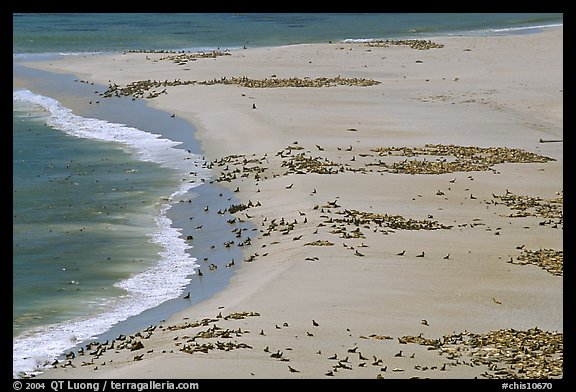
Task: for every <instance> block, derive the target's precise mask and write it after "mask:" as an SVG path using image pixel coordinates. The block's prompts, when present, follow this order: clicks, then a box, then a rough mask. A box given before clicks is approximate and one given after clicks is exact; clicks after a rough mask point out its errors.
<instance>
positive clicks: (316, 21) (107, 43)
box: [12, 13, 563, 53]
mask: <svg viewBox="0 0 576 392" xmlns="http://www.w3.org/2000/svg"><path fill="white" fill-rule="evenodd" d="M562 23H563V14H537V13H508V14H503V13H488V14H472V13H468V14H462V13H447V14H446V13H445V14H439V13H388V14H376V13H365V14H358V13H355V14H347V13H322V14H319V13H257V14H255V13H205V14H178V13H176V14H174V13H162V14H146V13H134V14H110V13H104V14H74V13H67V14H14V16H13V37H12V43H13V53H78V52H101V51H122V50H130V49H175V50H177V49H206V48H210V49H214V48H218V47H220V48H241V47H243V46H247V47H250V46H252V47H254V46H276V45H289V44H298V43H311V42H327V41H329V40H333V41H338V40H345V39H366V38H398V37H403V38H421V37H426V36H431V35H445V34H484V33H505V32H511V31H524V30H531V29H534V28H541V27H544V26H551V25H559V24H562Z"/></svg>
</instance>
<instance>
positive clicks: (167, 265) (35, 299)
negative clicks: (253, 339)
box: [12, 90, 207, 372]
mask: <svg viewBox="0 0 576 392" xmlns="http://www.w3.org/2000/svg"><path fill="white" fill-rule="evenodd" d="M13 102H14V104H13V105H14V106H13V107H14V110H13V131H12V135H13V143H12V148H13V168H12V173H13V190H12V192H13V263H12V266H13V269H12V271H13V272H12V273H13V337H14V339H13V347H14V351H13V353H14V371H15V372H18V371H26V370H30V369H32V368H33V367H34V366H36V364H41V363H43V362H44V361H46V360H47V359H49V358H53V357H55V356H57V355H59V354H60V353H61V352H62V350H64V349H67V348H70V347H72V346H74V344H75V342H76V341H83V340H85V339H88V338H91V337H92V336H95V335H97V334H100V333H102V332H104V331H106V330H107V329H108V328H110V327H111V326H112V325H114V324H116V323H118V322H119V321H123V320H125V319H127V318H128V317H130V316H134V315H137V314H139V313H141V312H143V311H145V310H147V309H149V308H153V307H155V306H158V305H160V304H162V303H163V302H164V301H167V300H170V299H172V298H174V297H175V296H178V295H179V293H181V292H182V290H184V288H185V287H186V285H187V284H188V283H189V282H190V276H191V275H193V274H194V273H195V268H196V267H198V264H197V263H196V259H195V258H194V257H192V256H191V255H190V254H189V252H187V251H188V249H189V248H190V245H189V244H188V243H187V242H186V241H185V240H184V239H183V238H181V232H180V231H179V230H178V229H177V228H174V227H172V226H171V224H172V221H171V220H170V219H169V218H168V216H167V212H168V211H169V209H170V208H171V205H172V202H178V201H180V199H181V198H182V197H183V196H184V195H185V194H186V192H187V191H188V190H189V189H192V188H193V187H195V186H197V184H199V183H200V182H199V181H197V180H198V179H199V178H200V177H202V176H205V175H206V174H207V173H205V172H204V171H203V170H202V168H201V166H202V160H201V159H200V157H198V156H196V155H194V154H191V153H190V152H188V151H186V150H184V149H181V148H176V147H177V146H178V143H176V142H173V141H171V140H169V139H166V138H163V137H161V136H160V135H158V134H153V133H150V132H145V131H142V130H139V129H137V128H133V127H129V126H126V125H123V124H119V123H114V122H108V121H105V120H99V119H96V118H91V117H81V116H78V115H76V114H74V113H72V111H71V110H69V109H68V108H66V107H64V106H62V105H61V104H60V103H59V102H58V101H56V100H54V99H52V98H50V97H46V96H42V95H39V94H35V93H32V92H31V91H29V90H15V91H14V93H13ZM202 178H203V177H202Z"/></svg>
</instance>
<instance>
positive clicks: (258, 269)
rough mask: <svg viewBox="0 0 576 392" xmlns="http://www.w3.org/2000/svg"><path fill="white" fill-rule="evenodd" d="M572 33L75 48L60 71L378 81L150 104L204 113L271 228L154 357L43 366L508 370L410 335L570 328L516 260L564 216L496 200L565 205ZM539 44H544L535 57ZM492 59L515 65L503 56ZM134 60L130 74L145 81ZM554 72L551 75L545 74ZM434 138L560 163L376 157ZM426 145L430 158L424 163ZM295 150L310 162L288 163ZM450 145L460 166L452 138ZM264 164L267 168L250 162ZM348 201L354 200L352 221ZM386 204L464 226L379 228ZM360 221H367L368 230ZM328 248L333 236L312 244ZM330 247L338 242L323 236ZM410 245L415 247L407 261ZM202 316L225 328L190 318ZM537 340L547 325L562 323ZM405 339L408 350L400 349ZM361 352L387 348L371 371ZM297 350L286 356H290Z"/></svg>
mask: <svg viewBox="0 0 576 392" xmlns="http://www.w3.org/2000/svg"><path fill="white" fill-rule="evenodd" d="M558 38H559V39H560V42H561V40H562V31H561V30H559V31H558V30H557V31H553V32H550V31H548V32H544V33H539V34H535V35H530V36H528V35H518V36H516V35H515V36H498V37H481V38H470V37H465V38H459V37H458V38H457V37H451V38H449V39H448V38H446V37H441V38H439V39H438V40H437V41H438V42H441V43H443V44H444V45H445V46H444V47H443V48H440V49H430V50H426V51H418V50H413V49H409V48H403V47H398V48H375V47H373V48H367V47H365V46H363V45H361V44H341V43H338V44H330V45H328V44H318V45H299V46H298V47H279V48H266V49H251V50H248V51H244V52H243V53H239V54H237V55H233V56H226V57H219V58H216V59H213V60H206V61H204V60H198V61H196V62H194V63H193V64H192V65H190V66H189V70H186V69H185V68H182V67H179V66H177V65H173V64H167V63H162V64H160V61H158V62H157V63H153V64H146V62H143V58H144V55H128V56H126V55H124V56H116V55H115V56H109V57H108V58H106V56H104V57H102V58H99V59H93V60H95V61H93V64H92V65H90V64H87V63H90V61H87V62H86V64H85V63H83V61H78V59H77V60H76V61H70V62H67V63H66V64H65V65H62V64H56V63H55V66H56V67H55V68H58V67H60V68H61V69H62V70H64V71H70V70H73V69H76V70H77V72H80V73H90V72H92V73H93V77H94V78H95V79H96V80H98V79H99V78H100V79H105V78H111V79H112V80H117V81H118V82H117V83H118V84H120V85H122V84H126V83H129V82H131V81H133V80H134V79H138V78H140V76H142V77H141V78H140V79H142V80H145V79H146V78H145V77H144V75H146V74H149V72H150V71H151V70H152V69H154V72H155V74H156V75H163V76H164V77H160V78H159V79H161V80H164V79H166V76H168V75H169V78H170V80H172V79H175V78H182V80H186V79H184V76H187V74H188V73H189V72H193V76H194V80H211V79H212V78H216V79H218V78H223V77H228V78H230V77H232V76H236V77H240V76H246V77H249V78H253V79H260V80H261V79H264V78H271V77H272V76H271V75H276V76H275V77H276V78H287V77H296V78H305V77H309V78H315V77H327V76H331V77H335V76H336V75H340V74H342V77H360V78H370V79H375V80H378V81H380V82H381V84H380V85H377V86H371V87H357V86H337V87H327V88H310V89H298V88H287V89H283V88H277V89H272V88H269V89H250V88H246V87H237V86H198V87H196V86H194V87H193V88H190V89H182V88H179V87H170V88H169V91H168V94H166V95H161V96H159V97H157V98H155V99H154V103H153V106H154V107H158V108H164V109H165V110H168V111H170V112H173V113H175V115H176V116H177V117H179V118H184V119H186V120H188V121H190V122H191V123H192V124H194V126H195V127H196V128H197V133H196V137H197V138H198V139H200V141H201V144H202V150H203V151H204V152H205V153H206V157H207V158H208V160H209V161H211V162H213V163H215V169H216V170H217V172H216V173H217V176H219V178H221V179H228V178H234V177H233V176H232V173H236V174H237V175H236V176H235V179H232V180H231V181H230V183H228V182H225V183H224V185H226V186H227V187H228V189H229V190H230V191H232V190H234V189H238V192H237V196H238V197H239V198H240V200H241V201H242V203H244V204H247V203H249V202H252V203H257V202H260V206H259V207H255V208H253V207H250V208H248V209H246V210H244V211H241V212H240V213H237V214H235V216H236V217H241V218H243V219H249V220H250V221H251V222H253V224H254V226H255V227H256V228H259V230H260V234H258V237H256V236H254V237H253V238H252V244H251V245H250V247H249V249H244V257H245V258H248V257H250V255H254V254H257V256H255V258H254V259H253V260H251V262H249V263H243V265H242V267H241V268H239V269H238V270H237V273H236V274H235V275H234V276H233V277H232V279H231V283H230V284H229V285H228V286H227V287H226V288H225V289H224V290H222V291H220V292H218V293H217V294H216V295H215V296H213V297H212V298H210V299H209V300H207V301H203V302H201V303H200V304H197V305H195V306H193V307H191V308H189V309H186V310H184V311H183V312H180V313H178V314H176V315H174V316H173V317H171V318H170V320H168V321H167V322H166V325H162V326H160V325H159V326H157V327H158V329H157V330H155V331H154V332H153V333H150V336H149V337H148V338H146V340H142V342H143V343H144V347H145V349H146V350H147V351H146V350H145V351H146V352H144V351H142V352H141V353H142V354H144V355H143V356H142V357H140V359H141V360H140V359H139V360H134V358H133V357H135V353H132V352H129V351H128V352H127V351H126V350H117V351H116V352H112V351H110V350H109V351H108V352H106V353H103V354H102V357H101V358H100V357H99V358H97V359H96V360H95V363H93V364H92V365H90V366H84V367H80V366H77V367H76V368H72V367H70V366H66V367H63V368H56V369H52V370H48V371H47V372H46V373H45V374H43V375H41V377H44V376H46V377H63V378H67V377H83V378H88V377H90V378H92V377H104V378H124V377H126V378H171V377H184V378H190V377H192V378H221V377H222V378H284V377H300V378H325V377H331V376H333V377H351V378H375V377H376V376H377V375H380V376H382V377H385V378H409V377H432V378H473V377H480V376H484V377H488V376H494V377H497V376H498V375H497V374H494V370H493V369H489V368H488V367H487V366H483V365H477V366H476V367H474V366H466V365H464V366H462V365H461V363H460V364H459V363H456V361H454V360H453V359H454V358H446V357H443V356H439V355H438V353H437V352H436V351H433V353H429V352H428V351H429V350H426V348H425V344H423V343H420V344H408V346H404V344H406V343H402V341H401V340H402V337H405V336H418V335H419V334H424V337H426V338H430V339H432V338H434V339H438V338H440V337H442V336H446V335H447V334H450V333H462V332H463V331H469V332H470V333H479V334H482V333H484V334H486V333H489V332H490V331H500V332H502V330H503V329H506V328H514V329H517V330H526V331H530V328H533V327H534V326H535V325H536V326H537V327H538V328H540V330H539V331H540V332H543V331H544V332H546V331H562V318H563V317H562V285H561V278H558V277H557V276H550V275H549V274H547V273H546V272H545V271H542V269H540V268H538V267H536V266H517V265H510V263H507V262H506V260H507V259H508V258H511V259H513V258H517V259H518V257H519V253H521V252H520V250H518V248H517V247H518V246H520V245H521V244H522V248H524V246H525V247H526V249H537V248H538V247H540V248H555V249H557V250H558V249H559V250H561V249H562V226H563V223H562V221H561V219H560V221H554V223H551V224H550V225H548V224H546V223H545V224H544V225H540V224H539V219H541V218H539V217H537V216H533V217H530V216H528V217H525V218H521V219H520V218H518V219H510V218H506V216H507V215H506V214H509V213H510V211H509V209H507V207H506V206H504V205H502V203H496V202H498V201H503V200H504V199H503V196H505V195H507V194H508V192H510V193H511V194H514V195H519V196H520V195H529V196H532V197H535V196H537V197H539V198H541V199H545V200H549V201H550V200H553V199H554V198H555V197H558V196H559V195H560V197H561V194H562V156H563V153H562V146H561V145H558V143H547V144H542V143H538V140H539V139H541V138H545V139H552V138H553V139H556V138H559V139H561V138H562V93H561V91H560V92H559V90H560V89H561V86H562V81H561V77H560V81H558V77H557V75H558V73H556V72H558V71H560V74H561V70H562V68H561V61H560V62H559V63H558V60H561V54H560V55H559V56H558V53H557V52H556V51H554V50H552V49H551V50H548V52H546V50H545V49H547V48H549V47H553V48H555V49H557V48H558V45H557V42H558V41H557V40H558ZM555 44H556V46H554V45H555ZM533 45H535V46H533ZM560 46H561V45H560ZM527 48H532V50H530V52H529V53H527V52H526V51H527V50H528V49H527ZM447 52H448V53H447ZM560 52H561V51H560ZM535 54H538V56H537V55H535ZM554 55H555V57H552V58H551V57H550V56H554ZM513 56H517V57H513ZM522 56H525V57H524V58H526V57H529V58H530V61H531V63H530V64H531V67H530V69H526V70H518V69H517V68H516V67H514V65H515V64H516V63H517V62H518V61H521V60H519V59H521V58H522ZM547 56H548V57H547ZM116 57H118V59H117V60H116ZM110 58H115V60H114V61H115V62H114V61H111V60H110ZM494 58H497V59H498V60H499V61H498V62H496V63H491V62H490V60H493V59H494ZM202 61H204V62H202ZM119 62H121V63H122V64H126V65H129V66H131V73H130V76H128V75H126V73H125V72H123V71H121V70H120V68H119V67H118V63H119ZM460 62H463V63H464V64H465V66H462V65H461V64H460ZM316 64H317V65H316ZM493 64H495V65H493ZM122 67H124V66H122ZM151 67H155V68H151ZM186 67H188V66H186ZM486 67H487V68H486ZM48 68H50V67H48ZM230 69H232V70H233V73H231V72H230ZM549 69H552V73H553V75H552V76H550V75H548V73H546V74H543V73H542V70H549ZM495 70H498V71H499V73H495V72H494V71H495ZM511 73H512V74H513V75H514V79H510V78H509V75H511ZM98 75H100V76H98ZM536 77H537V78H538V79H536ZM528 105H529V107H527V106H528ZM286 108H290V109H291V110H286ZM231 125H233V126H231ZM311 129H313V130H314V132H310V130H311ZM499 129H506V131H505V132H501V131H499ZM240 132H241V134H239V133H240ZM552 136H553V137H552ZM425 144H432V145H441V146H448V145H457V146H468V147H470V146H478V148H488V147H490V148H496V147H503V148H504V147H506V148H508V149H511V148H515V149H522V150H523V151H526V152H530V153H535V154H538V156H544V157H552V158H554V159H555V161H549V162H538V163H497V164H493V165H490V169H489V170H486V171H482V170H473V171H467V170H464V171H456V172H447V173H440V174H435V175H426V174H415V175H406V174H394V173H390V172H385V171H383V169H382V168H386V167H389V166H385V165H383V164H380V166H378V165H375V164H377V163H378V159H380V160H385V161H386V164H387V165H392V164H393V162H392V161H394V160H395V159H390V158H389V157H388V156H385V155H380V158H379V157H378V154H379V153H378V152H376V151H374V148H389V147H397V148H400V147H401V146H404V147H412V148H423V146H424V145H425ZM403 151H405V149H404V150H403ZM506 151H507V152H510V151H509V150H505V152H506ZM412 153H413V152H412ZM422 153H426V151H420V150H419V151H417V155H416V156H418V154H422ZM298 154H303V155H300V156H301V157H303V158H305V161H306V162H307V163H308V165H309V166H300V169H294V170H292V171H290V168H292V167H293V166H291V165H296V164H297V163H298V160H299V159H300V158H296V157H297V156H298ZM388 155H390V154H388ZM432 155H434V154H432ZM437 155H438V156H440V157H442V156H444V157H447V159H449V160H454V159H456V158H455V157H456V155H455V154H453V153H451V152H450V151H449V150H446V151H445V152H443V153H438V154H437ZM408 157H410V155H408ZM404 158H405V156H401V158H398V159H396V160H400V159H404ZM419 159H420V160H421V159H422V156H420V158H419ZM429 159H430V160H432V159H434V156H432V158H429ZM322 163H327V164H328V165H329V166H330V167H335V168H337V169H336V172H335V173H333V174H332V175H327V174H323V173H322V172H318V171H316V172H314V171H313V168H316V169H318V168H319V167H320V168H321V167H322V166H314V165H318V164H322ZM310 165H311V166H310ZM227 167H228V168H227ZM254 167H260V168H261V170H262V171H258V170H256V171H252V170H253V169H254ZM379 167H380V171H378V168H379ZM226 168H227V169H226ZM340 168H342V169H343V170H342V171H341V170H340ZM299 172H304V173H305V174H298V173H299ZM542 172H544V173H545V174H544V173H542ZM336 173H338V174H336ZM244 175H245V176H244ZM257 176H258V177H257ZM518 179H522V180H521V181H520V182H519V181H518ZM343 184H352V186H351V187H347V186H343ZM494 195H496V197H495V196H494ZM440 196H445V197H440ZM550 203H553V202H550ZM350 211H356V214H355V215H356V218H354V217H352V216H350ZM362 213H367V214H368V215H366V214H362ZM385 214H390V215H393V216H403V217H405V218H406V219H407V218H412V219H413V220H414V221H416V222H424V221H426V220H428V223H426V224H430V221H432V222H437V223H438V224H439V225H443V226H451V228H450V229H447V228H440V229H433V230H426V229H424V230H413V229H408V230H406V228H402V226H401V225H400V226H399V227H400V228H395V229H394V228H392V230H390V228H389V226H386V225H384V228H383V229H382V222H383V221H380V219H384V218H383V215H385ZM430 216H432V218H430ZM358 217H364V218H363V219H364V221H363V222H362V223H357V224H354V220H353V219H359V218H358ZM366 217H368V218H366ZM343 218H347V219H349V220H348V221H344V220H343ZM350 219H352V220H350ZM475 219H478V220H475ZM554 219H558V218H554ZM554 219H552V220H554ZM396 220H397V221H398V220H399V221H400V222H402V220H401V219H400V218H396ZM273 221H274V222H275V224H274V225H273V224H272V222H273ZM358 222H360V221H358ZM378 222H380V226H378ZM338 223H339V224H340V226H338ZM477 223H478V224H480V227H477V225H476V224H477ZM422 224H424V223H422ZM554 224H555V225H556V227H555V228H553V227H552V226H553V225H554ZM320 225H322V226H320ZM334 226H336V227H334ZM330 227H333V230H331V231H336V232H337V233H331V232H330V230H329V228H330ZM387 227H388V228H387ZM525 227H528V229H526V228H525ZM384 232H385V233H384ZM534 232H536V233H535V234H533V233H534ZM266 233H268V235H264V234H266ZM354 233H362V236H360V235H358V236H356V235H354ZM496 233H498V234H496ZM487 241H490V244H491V247H490V248H488V249H487V248H486V243H487ZM312 243H316V244H317V245H305V244H312ZM328 243H330V244H332V245H325V246H324V245H319V244H328ZM414 244H417V246H414ZM402 251H405V256H406V257H405V256H404V255H403V256H399V255H398V253H402ZM420 252H425V257H421V258H420V259H419V258H417V256H418V255H419V254H422V255H423V256H424V253H420ZM264 254H266V255H264ZM308 259H310V260H308ZM423 262H424V263H425V264H423ZM243 312H246V313H243ZM256 314H258V316H256ZM202 319H204V320H209V321H203V322H202V321H201V322H199V323H198V324H194V323H192V320H202ZM188 320H189V321H188ZM424 320H426V322H424ZM191 323H192V324H191ZM284 323H285V324H286V325H285V324H284ZM215 325H217V326H218V327H219V328H221V329H223V330H225V331H226V330H228V329H230V331H235V330H237V328H238V327H240V329H239V330H238V331H239V332H237V333H236V334H235V336H229V339H231V340H227V341H228V342H230V344H229V345H228V346H227V347H228V349H219V347H218V345H216V346H214V345H215V344H216V343H215V341H214V338H218V337H220V341H221V340H222V339H223V337H222V335H219V334H216V333H215V331H216V330H217V329H216V328H215V327H214V326H215ZM161 327H162V328H161ZM171 327H173V328H171ZM203 327H204V329H205V327H211V328H209V331H210V330H211V334H212V335H210V336H207V335H206V333H204V334H201V333H199V331H198V329H202V328H203ZM188 328H192V329H191V330H189V331H184V332H182V333H184V334H186V332H190V333H189V334H188V335H187V336H188V337H187V338H186V339H185V338H184V337H183V336H181V334H180V333H179V332H178V331H180V330H182V329H188ZM194 328H198V329H194ZM542 330H543V331H542ZM204 332H206V331H204ZM532 332H534V331H532ZM540 332H538V331H536V332H534V333H536V334H537V335H538V336H540V335H546V334H545V333H543V334H542V333H540ZM194 333H196V335H193V334H194ZM230 333H231V332H229V335H230ZM371 334H372V335H374V336H380V337H381V338H375V337H372V338H371V337H370V336H371ZM191 335H193V336H191ZM383 336H388V337H390V338H391V339H388V338H384V337H383ZM420 336H422V335H420ZM460 337H462V336H460ZM549 338H550V337H549V336H547V335H546V339H549ZM175 340H176V343H175V342H174V341H175ZM241 343H242V344H244V345H248V346H250V347H251V348H247V347H245V346H242V344H241ZM210 344H212V346H210ZM265 347H268V352H266V351H264V352H263V349H264V348H265ZM354 347H356V348H354ZM401 349H404V350H405V352H404V354H401V355H398V356H396V355H395V354H394V353H398V350H401ZM149 350H152V351H149ZM198 350H199V351H202V350H206V351H202V352H198ZM220 350H223V351H220ZM348 350H352V351H348ZM356 351H361V353H363V354H364V355H363V357H365V358H369V359H372V356H374V357H375V358H376V357H378V358H384V359H383V360H382V361H381V363H380V364H377V365H374V366H372V365H371V364H370V363H368V362H362V359H360V358H359V357H362V355H357V354H356ZM335 352H336V354H337V357H338V358H344V357H350V358H352V357H354V358H357V357H358V358H359V360H355V361H354V365H352V364H350V365H348V364H347V363H348V362H344V361H340V362H337V363H338V364H339V365H338V366H337V367H334V366H335V365H336V363H335V362H334V361H333V360H332V362H331V360H330V359H329V358H328V356H330V355H332V354H334V353H335ZM270 353H277V358H274V357H273V358H272V359H271V358H270V356H271V354H270ZM347 353H349V354H348V355H347ZM139 354H140V352H139ZM191 354H192V355H191ZM352 354H354V355H352ZM412 354H413V355H412ZM411 355H412V357H410V356H411ZM470 357H473V355H472V354H470V355H469V356H468V357H466V361H465V362H470V361H471V359H470ZM282 358H285V359H286V358H289V359H290V361H289V362H285V363H282V362H284V361H282ZM415 358H418V360H416V361H410V359H415ZM376 359H377V358H376ZM376 359H374V360H373V362H376V363H377V362H378V361H377V360H376ZM112 360H113V362H112ZM239 361H240V362H239ZM347 361H348V360H347ZM359 361H360V362H359ZM77 362H78V361H77ZM233 363H234V364H235V365H234V366H232V364H233ZM286 363H287V364H286ZM361 363H364V365H361ZM499 363H500V362H499ZM288 366H290V368H289V367H288ZM416 366H417V367H416ZM348 367H350V368H351V369H348ZM424 367H426V370H422V369H423V368H424ZM432 367H434V369H432ZM224 369H226V370H225V371H224ZM291 369H292V370H291ZM330 369H332V370H330ZM382 369H385V370H382ZM394 369H400V370H394ZM293 370H294V371H293ZM446 370H449V371H446ZM329 373H331V374H329ZM486 374H487V376H486ZM551 374H552V376H553V377H557V376H558V374H557V373H551ZM508 375H509V374H508ZM560 375H561V374H560Z"/></svg>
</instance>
